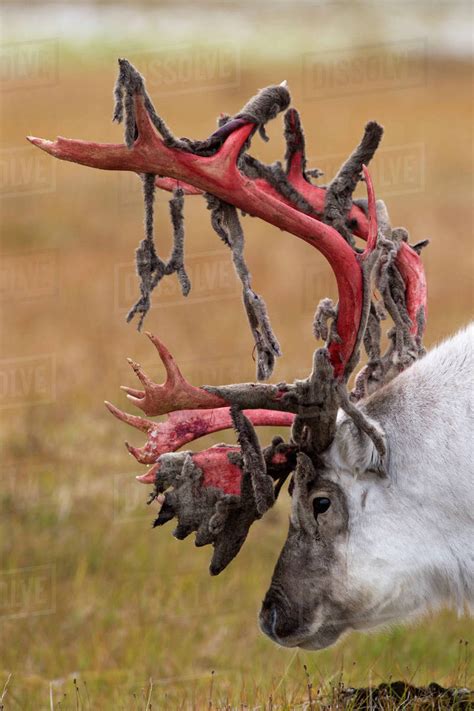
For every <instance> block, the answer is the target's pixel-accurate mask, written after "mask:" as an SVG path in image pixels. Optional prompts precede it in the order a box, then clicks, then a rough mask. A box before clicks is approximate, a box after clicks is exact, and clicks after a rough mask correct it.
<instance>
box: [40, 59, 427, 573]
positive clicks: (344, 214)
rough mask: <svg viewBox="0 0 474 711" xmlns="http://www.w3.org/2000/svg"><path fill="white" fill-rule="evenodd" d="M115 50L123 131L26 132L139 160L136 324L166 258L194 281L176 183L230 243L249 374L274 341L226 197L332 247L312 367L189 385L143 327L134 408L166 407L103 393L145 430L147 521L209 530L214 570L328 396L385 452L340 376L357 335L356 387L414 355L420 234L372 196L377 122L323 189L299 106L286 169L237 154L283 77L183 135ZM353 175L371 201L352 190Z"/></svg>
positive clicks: (307, 445) (310, 433) (420, 307)
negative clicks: (155, 370) (164, 251)
mask: <svg viewBox="0 0 474 711" xmlns="http://www.w3.org/2000/svg"><path fill="white" fill-rule="evenodd" d="M119 64H120V74H119V79H118V81H117V85H116V89H115V94H116V107H115V113H114V120H117V121H119V122H120V121H122V120H123V119H125V143H126V145H123V144H120V145H117V144H98V143H91V142H85V141H78V140H72V139H65V138H61V137H59V138H57V139H56V141H54V142H51V141H46V140H43V139H39V138H34V137H30V138H29V140H30V141H31V142H32V143H33V144H34V145H36V146H38V147H39V148H41V149H42V150H44V151H46V152H48V153H50V154H51V155H53V156H56V157H57V158H60V159H62V160H69V161H72V162H76V163H80V164H83V165H87V166H90V167H95V168H101V169H104V170H128V171H134V172H136V173H138V174H139V175H140V176H141V178H142V180H143V188H144V200H145V211H146V219H145V238H144V239H143V241H142V242H141V244H140V246H139V248H138V250H137V271H138V274H139V277H140V281H141V283H140V290H141V297H140V299H139V300H138V301H137V303H136V304H135V306H134V307H133V308H132V310H131V311H130V313H129V317H128V318H129V320H130V319H131V318H133V317H134V316H135V314H138V315H139V316H140V321H139V327H140V326H141V323H142V321H143V318H144V316H145V314H146V313H147V311H148V308H149V306H150V294H151V292H152V291H153V289H154V288H155V286H156V285H157V284H158V282H159V281H160V280H161V279H162V278H163V277H164V276H166V275H167V274H172V273H173V272H176V273H177V275H178V278H179V280H180V283H181V287H182V291H183V294H184V295H186V294H187V293H188V292H189V289H190V286H191V285H190V282H189V279H188V277H187V274H186V271H185V267H184V230H183V213H182V206H183V197H184V195H197V194H202V195H204V197H205V198H206V200H207V203H208V208H209V210H210V212H211V223H212V226H213V228H214V229H215V231H216V232H217V234H218V235H219V237H220V238H221V239H222V240H223V241H224V242H225V244H227V245H228V246H229V247H230V249H231V251H232V258H233V262H234V266H235V270H236V273H237V275H238V276H239V278H240V280H241V283H242V293H243V301H244V305H245V308H246V312H247V316H248V320H249V324H250V326H251V329H252V333H253V336H254V339H255V344H256V349H257V375H258V379H259V380H264V379H267V378H268V377H269V375H270V374H271V372H272V369H273V363H274V359H275V357H277V356H279V355H280V347H279V345H278V341H277V340H276V338H275V336H274V334H273V332H272V330H271V327H270V323H269V320H268V316H267V313H266V307H265V304H264V302H263V300H262V298H261V297H260V296H258V295H257V294H256V293H255V292H254V291H253V289H252V286H251V281H250V273H249V271H248V268H247V266H246V264H245V261H244V257H243V247H244V236H243V231H242V227H241V225H240V221H239V218H238V214H237V208H238V209H240V210H241V211H242V212H243V213H245V214H248V215H251V216H256V217H260V218H261V219H263V220H265V221H266V222H268V223H270V224H272V225H274V226H276V227H279V228H280V229H282V230H284V231H287V232H289V233H291V234H293V235H295V236H297V237H299V238H300V239H303V240H304V241H306V242H307V243H309V244H311V245H312V246H314V247H316V248H317V249H318V250H319V251H320V252H322V254H323V255H324V256H325V257H326V258H327V260H328V261H329V263H330V265H331V267H332V269H333V271H334V274H335V277H336V281H337V287H338V292H339V302H338V304H337V305H335V304H333V303H332V301H330V300H329V299H324V300H323V301H322V302H321V304H320V305H319V307H318V309H317V311H316V315H315V321H314V332H315V335H316V336H317V337H319V338H323V339H324V340H325V341H326V347H325V348H320V349H318V350H317V351H316V352H315V354H314V358H313V369H312V372H311V374H310V375H309V376H308V378H306V379H305V380H301V381H295V382H294V383H292V384H287V383H279V384H278V385H272V384H264V383H243V384H242V383H241V384H236V385H224V386H219V387H211V386H202V387H195V386H193V385H191V384H189V383H188V382H187V381H186V380H185V379H184V377H183V376H182V374H181V372H180V370H179V368H178V367H177V365H176V363H175V362H174V360H173V358H172V356H171V355H170V353H169V352H168V350H167V349H166V348H165V346H164V345H163V344H162V343H161V342H160V341H159V340H158V339H157V338H156V337H154V336H152V335H151V334H147V335H148V336H149V338H150V339H151V341H152V342H153V344H154V345H155V347H156V349H157V351H158V354H159V356H160V358H161V360H162V362H163V364H164V366H165V369H166V374H167V377H166V381H165V382H164V383H163V384H162V385H158V384H156V383H154V382H153V381H152V380H151V379H150V378H149V377H148V376H147V375H146V374H145V373H144V372H143V370H142V369H141V367H140V366H139V365H138V364H137V363H134V362H133V361H129V362H130V365H131V366H132V368H133V370H134V371H135V373H136V375H137V376H138V378H139V380H140V382H141V384H142V386H143V390H138V389H135V388H130V387H124V390H125V392H126V393H127V397H128V398H129V399H130V400H131V401H132V402H133V403H134V404H135V405H136V406H138V407H139V408H141V409H142V410H143V411H144V413H145V414H147V415H148V416H154V415H162V414H168V418H167V420H166V421H165V422H159V423H155V422H153V421H151V420H147V419H145V418H142V417H137V416H133V415H128V414H126V413H124V412H122V411H121V410H119V409H118V408H116V407H114V406H113V405H110V404H109V403H107V407H108V408H109V410H110V411H111V412H112V414H114V415H115V416H116V417H118V418H119V419H120V420H122V421H125V422H127V423H128V424H131V425H133V426H134V427H136V428H138V429H140V430H141V431H143V432H145V433H146V434H147V443H146V445H145V446H144V447H142V448H135V447H132V446H131V445H127V447H128V450H129V452H130V453H131V454H132V455H133V456H135V457H136V458H137V460H138V461H140V462H142V463H147V464H152V467H151V468H150V469H149V470H148V472H147V473H146V474H144V475H142V476H140V477H137V478H138V479H139V480H140V481H142V482H144V483H154V484H155V491H154V494H153V496H152V498H155V497H158V498H159V500H160V501H161V502H162V509H161V512H160V515H159V516H158V519H157V521H156V525H160V524H162V523H164V522H166V521H168V520H169V519H170V518H172V517H174V516H176V517H177V518H178V527H177V529H176V531H175V535H177V536H178V537H179V538H181V537H184V536H185V535H188V533H190V532H191V531H196V532H197V535H196V544H197V545H204V544H205V543H213V545H214V548H215V551H214V557H213V561H212V564H211V572H214V573H217V572H219V571H220V570H222V568H223V567H225V565H227V563H228V562H229V561H230V560H231V559H232V558H233V557H234V556H235V555H236V553H237V552H238V550H239V549H240V547H241V545H242V543H243V541H244V540H245V537H246V535H247V532H248V529H249V526H250V525H251V523H252V522H253V521H254V520H255V519H257V518H260V517H261V516H262V515H263V513H265V511H266V510H267V509H268V508H269V507H270V506H271V505H272V504H273V502H274V500H275V498H276V497H277V496H278V493H279V491H280V489H281V486H282V484H283V482H284V481H285V479H286V478H287V477H288V476H289V474H290V473H291V471H292V470H293V468H294V465H295V461H296V453H297V452H298V451H303V452H306V453H307V454H309V455H310V456H315V455H317V454H318V453H320V452H322V451H324V449H325V448H326V447H327V446H328V445H329V443H330V442H331V440H332V438H333V436H334V430H335V422H336V413H337V410H338V408H339V407H342V408H343V409H345V410H346V411H347V412H348V413H349V414H350V415H351V416H352V417H355V418H357V423H358V425H359V426H360V427H362V429H365V431H366V432H367V434H368V435H369V436H370V437H372V439H373V440H374V443H375V445H376V446H377V448H378V449H379V452H380V454H381V455H382V456H383V454H384V452H385V445H384V442H383V439H382V438H381V437H380V434H379V433H378V431H377V430H375V429H374V428H373V426H372V424H371V423H370V422H368V421H367V420H366V419H365V418H364V416H363V415H362V413H361V412H360V411H359V410H358V409H357V408H356V407H355V405H354V404H352V403H351V402H350V400H349V397H348V395H347V392H346V387H345V386H346V383H347V381H348V378H349V376H350V375H351V373H352V371H353V370H354V368H355V366H356V364H357V362H358V360H359V351H360V346H361V344H362V343H364V346H365V349H366V351H367V353H368V355H369V362H368V365H367V366H366V367H365V368H364V369H363V371H362V372H361V374H360V375H359V376H358V377H357V380H356V387H355V389H354V391H353V393H352V399H354V400H357V399H359V398H360V397H363V396H364V395H366V394H367V393H369V392H371V391H372V390H373V389H374V388H376V387H379V386H380V385H381V384H383V383H384V382H386V381H387V380H388V379H390V378H391V377H393V376H394V375H395V374H396V372H399V370H401V369H403V368H404V367H407V365H409V363H410V362H411V361H412V360H413V359H415V358H417V357H419V355H421V354H422V352H423V349H422V343H421V341H422V335H423V330H424V321H425V307H426V284H425V279H424V272H423V268H422V266H421V261H420V259H419V254H418V253H419V250H420V249H421V246H423V244H422V243H420V244H419V245H415V247H414V248H412V247H410V246H409V245H408V234H407V233H406V231H405V230H402V229H401V228H398V229H394V230H392V228H391V226H390V221H389V217H388V213H387V211H386V208H385V205H384V204H383V202H382V201H380V200H379V201H376V200H375V195H374V191H373V186H372V182H371V179H370V174H369V172H368V170H367V168H366V165H367V164H368V163H369V161H370V160H371V158H372V157H373V154H374V152H375V150H376V149H377V147H378V144H379V142H380V139H381V136H382V128H381V127H380V126H379V125H378V124H377V123H375V122H373V121H372V122H369V123H368V124H367V126H366V128H365V132H364V135H363V137H362V140H361V142H360V144H359V146H357V148H356V149H355V150H354V152H353V153H352V154H351V156H350V157H349V159H348V160H347V161H346V162H345V163H344V164H343V165H342V166H341V168H340V170H339V172H338V173H337V175H336V176H335V177H334V179H333V180H332V181H331V182H330V183H329V185H327V186H325V187H319V186H317V185H314V184H313V183H312V182H311V178H314V177H318V176H319V175H321V173H320V171H318V170H317V169H313V170H307V168H306V157H305V141H304V134H303V130H302V127H301V122H300V118H299V115H298V113H297V111H296V110H295V109H288V110H287V111H286V113H285V139H286V144H287V150H286V166H285V169H284V168H283V167H282V165H281V164H280V163H274V164H272V165H265V164H263V163H261V162H260V161H258V160H256V159H255V158H253V157H252V156H250V155H249V154H248V152H247V150H248V148H249V145H250V141H251V139H252V137H253V135H254V134H255V132H256V131H257V130H258V131H259V132H260V134H261V135H262V137H264V138H266V137H265V132H264V125H265V123H266V122H267V121H268V120H270V119H272V118H274V117H275V116H276V115H277V114H278V113H279V112H280V111H282V110H286V109H287V108H288V106H289V103H290V95H289V92H288V89H287V87H286V84H285V83H284V84H282V85H279V86H271V87H267V88H266V89H263V90H261V91H260V92H259V94H257V96H256V97H254V98H253V99H251V100H250V101H249V102H248V103H247V104H246V105H245V106H244V107H243V108H242V109H241V111H239V112H238V113H237V114H235V115H234V116H233V117H229V116H221V119H220V121H219V128H218V129H217V131H215V132H214V133H213V134H211V136H209V138H207V139H205V140H204V141H193V140H190V139H187V138H181V139H178V138H175V137H174V136H173V134H172V133H171V132H170V130H169V128H168V127H167V126H166V124H165V123H164V121H163V120H162V119H161V118H160V117H159V116H158V115H157V113H156V111H155V109H154V107H153V104H152V103H151V100H150V98H149V97H148V95H147V93H146V90H145V86H144V83H143V80H142V78H141V76H140V75H139V74H138V72H136V70H135V69H134V68H133V67H132V66H131V65H130V64H129V63H128V62H127V61H126V60H119ZM124 95H125V96H124ZM124 110H125V111H124ZM124 114H125V115H124ZM362 175H363V176H364V180H365V182H366V186H367V200H358V201H353V199H352V195H353V192H354V189H355V187H356V185H357V183H358V181H359V180H360V179H361V177H362ZM156 187H158V188H161V189H164V190H169V191H172V192H173V198H172V200H171V201H170V211H171V218H172V222H173V230H174V248H173V252H172V254H171V256H170V258H169V259H168V260H167V261H165V260H163V259H161V258H160V257H159V256H158V255H157V252H156V248H155V244H154V234H153V229H154V227H153V222H154V215H153V211H154V191H155V188H156ZM354 236H356V237H360V238H362V239H364V240H366V242H367V244H366V247H365V249H363V250H360V249H358V248H357V246H356V244H355V239H354ZM372 276H374V278H375V286H376V287H377V289H378V291H379V293H380V296H381V302H379V303H378V304H377V305H374V304H373V303H372V300H371V278H372ZM382 303H383V305H384V307H385V309H386V311H387V312H388V313H389V314H390V316H391V318H392V319H393V321H394V328H393V329H392V331H391V332H390V333H389V336H390V345H389V348H388V349H387V351H386V352H385V353H384V354H383V355H382V354H381V350H380V336H381V330H380V320H381V319H382V318H385V313H384V311H383V309H382V306H381V304H382ZM254 425H255V426H258V425H270V426H291V427H292V434H291V439H290V443H289V444H285V443H284V442H283V440H281V438H276V439H274V440H273V442H272V445H271V446H270V447H267V448H266V449H264V450H263V451H262V449H261V448H260V445H259V443H258V439H257V436H256V433H255V430H254ZM231 426H232V427H234V429H235V430H236V432H237V435H238V440H239V447H235V446H234V447H229V446H225V445H218V446H217V447H211V448H210V449H208V450H205V451H204V452H198V453H191V452H182V451H181V452H177V451H176V450H177V449H178V448H179V447H181V446H183V445H186V444H187V443H189V442H191V441H193V440H194V439H197V438H198V437H201V436H203V435H205V434H209V433H211V432H216V431H220V430H222V429H226V428H229V427H231ZM165 491H166V495H165V496H164V497H163V492H165Z"/></svg>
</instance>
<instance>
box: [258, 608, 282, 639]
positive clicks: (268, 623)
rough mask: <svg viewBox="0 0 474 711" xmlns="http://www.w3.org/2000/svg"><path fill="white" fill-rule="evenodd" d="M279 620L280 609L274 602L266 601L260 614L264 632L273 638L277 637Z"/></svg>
mask: <svg viewBox="0 0 474 711" xmlns="http://www.w3.org/2000/svg"><path fill="white" fill-rule="evenodd" d="M277 621H278V611H277V607H276V605H275V604H274V603H271V602H270V603H268V602H266V601H264V602H263V605H262V609H261V610H260V615H259V622H260V627H261V629H262V632H264V633H265V634H266V635H267V636H268V637H271V638H272V639H275V637H276V626H277Z"/></svg>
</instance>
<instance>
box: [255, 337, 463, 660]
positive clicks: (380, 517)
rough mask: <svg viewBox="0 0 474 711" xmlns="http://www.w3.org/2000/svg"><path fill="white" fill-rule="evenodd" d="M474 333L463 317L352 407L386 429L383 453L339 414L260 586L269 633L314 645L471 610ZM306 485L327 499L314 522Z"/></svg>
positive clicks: (296, 498)
mask: <svg viewBox="0 0 474 711" xmlns="http://www.w3.org/2000/svg"><path fill="white" fill-rule="evenodd" d="M473 341H474V326H473V325H471V326H470V328H468V329H466V330H465V331H462V332H460V333H459V334H457V335H456V336H454V337H453V338H452V339H449V340H448V341H446V342H445V343H443V344H442V345H441V346H439V347H438V348H435V349H433V350H432V351H431V352H430V353H429V354H428V355H427V356H425V357H424V358H423V359H421V360H420V361H417V362H416V363H414V364H413V365H412V366H411V367H410V368H409V369H408V370H406V371H404V372H403V373H401V374H400V375H399V376H397V377H396V378H395V379H394V380H392V381H391V382H390V383H388V384H387V385H386V386H385V387H383V388H381V389H380V390H379V391H377V392H376V393H374V394H373V395H372V396H370V397H369V398H367V399H366V400H365V401H364V402H362V403H361V404H360V407H361V408H362V409H363V410H364V412H365V414H366V415H367V416H368V417H369V418H370V419H371V420H372V421H373V422H375V423H376V424H377V426H378V427H379V428H380V429H382V430H383V431H384V433H385V437H386V444H387V455H386V457H385V458H384V461H381V460H380V458H379V456H378V454H377V451H376V449H375V447H374V445H373V443H372V441H371V440H370V439H369V438H368V437H367V435H365V434H364V433H362V432H361V431H360V430H358V429H357V427H356V426H355V424H354V422H353V421H352V420H350V419H349V418H348V417H347V416H346V415H345V414H343V413H340V415H339V419H338V424H337V430H336V436H335V439H334V441H333V443H332V445H331V446H330V447H329V449H328V450H327V452H326V453H325V454H324V456H323V460H324V461H323V464H324V466H323V467H322V469H321V471H319V470H318V471H316V470H314V469H313V470H312V471H313V474H311V471H309V473H308V476H309V477H310V478H309V480H308V481H309V483H310V484H311V476H314V486H313V487H312V486H311V485H310V486H306V488H305V486H304V485H303V484H304V481H303V480H302V483H301V485H299V484H298V471H297V474H296V475H295V482H296V483H295V492H294V496H293V499H294V500H293V511H292V522H293V530H292V529H291V528H290V533H289V536H288V539H287V542H286V544H285V547H284V549H283V551H282V554H281V556H280V559H279V561H278V563H277V566H276V568H275V573H274V576H273V580H272V585H271V587H270V590H269V592H268V593H267V598H268V601H267V609H268V605H270V604H271V603H272V601H273V598H272V590H273V591H275V600H276V601H277V603H275V604H278V600H280V601H282V600H283V603H281V604H280V608H279V609H278V610H277V613H278V615H280V617H279V618H277V619H279V620H280V622H281V621H284V622H285V623H286V624H285V625H284V627H282V629H283V630H284V633H285V634H284V635H281V636H282V637H284V639H281V638H278V639H277V640H276V641H278V642H280V643H281V644H290V645H294V644H296V645H298V646H302V647H304V648H306V649H321V648H323V647H325V646H328V645H330V644H333V643H334V642H335V641H336V639H337V638H338V637H339V636H340V635H341V634H343V633H344V632H345V631H347V630H348V629H368V628H371V627H375V626H377V625H382V624H387V623H389V622H392V621H396V620H402V619H411V618H413V617H414V616H417V615H420V614H423V613H424V612H427V611H428V610H431V609H435V608H438V607H441V606H443V605H449V606H453V607H455V608H457V609H458V610H462V609H464V608H466V607H467V608H469V607H471V608H472V607H474V546H473V541H474V467H473V463H474V451H473V440H474V438H473V421H472V412H473V406H472V405H473V382H472V378H473V357H472V351H473ZM309 466H310V469H311V467H312V465H311V462H310V465H309ZM301 476H302V475H301V474H300V477H301ZM314 489H316V491H322V492H323V494H322V495H329V496H332V498H333V503H332V505H331V507H330V509H329V510H328V512H327V518H324V520H321V522H320V524H317V523H315V519H314V517H313V514H312V503H311V497H312V496H314V495H315V490H314ZM325 489H327V490H328V492H329V494H327V493H324V492H325ZM331 491H332V493H331ZM319 495H321V493H319ZM341 511H344V515H343V516H342V518H341ZM338 512H339V513H338ZM338 516H339V518H338ZM338 521H339V523H340V522H341V521H342V522H343V525H342V526H341V525H339V526H338ZM312 529H314V530H312ZM267 633H268V631H267ZM274 638H275V637H274Z"/></svg>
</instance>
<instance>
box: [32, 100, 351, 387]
mask: <svg viewBox="0 0 474 711" xmlns="http://www.w3.org/2000/svg"><path fill="white" fill-rule="evenodd" d="M134 101H135V115H136V124H137V131H138V136H137V138H136V140H135V142H134V143H133V146H132V147H131V148H130V149H129V148H127V146H125V145H123V144H121V145H116V144H100V143H91V142H86V141H79V140H73V139H66V138H61V137H58V138H57V140H56V141H54V142H51V141H46V140H43V139H40V138H34V137H29V139H28V140H30V141H31V143H33V144H34V145H36V146H38V147H39V148H41V149H42V150H44V151H46V152H47V153H50V154H51V155H53V156H55V157H56V158H60V159H61V160H68V161H72V162H74V163H80V164H82V165H87V166H90V167H93V168H101V169H103V170H128V171H133V172H136V173H148V174H150V173H151V174H158V175H160V176H165V177H169V178H174V179H176V180H179V181H180V182H181V181H184V182H185V183H188V184H190V185H192V186H193V187H195V188H199V189H200V190H202V191H204V192H207V193H211V194H212V195H215V196H216V197H218V198H219V199H220V200H223V201H225V202H226V203H230V204H232V205H234V206H235V207H237V208H239V209H241V210H242V211H243V212H245V213H247V214H249V215H253V216H256V217H260V218H261V219H263V220H265V221H266V222H269V223H270V224H272V225H274V226H276V227H279V228H280V229H282V230H286V231H287V232H290V233H291V234H294V235H296V236H297V237H299V238H301V239H303V240H305V241H306V242H308V243H309V244H311V245H312V246H314V247H316V248H317V249H318V250H319V251H320V252H322V254H323V255H324V256H325V257H326V258H327V259H328V261H329V263H330V264H331V267H332V268H333V270H334V273H335V276H336V280H337V286H338V292H339V310H338V316H337V332H338V334H339V336H340V341H338V342H334V343H332V344H331V360H332V362H333V364H334V369H335V372H336V374H337V375H338V376H341V377H342V375H343V374H344V368H345V365H346V363H347V362H348V361H349V359H350V357H351V355H352V353H353V350H354V346H355V343H356V340H357V335H358V331H359V326H360V321H361V315H362V302H363V283H362V274H361V270H360V268H359V266H358V263H357V258H356V254H355V253H354V250H353V249H352V248H351V247H350V245H349V244H347V243H346V242H345V240H344V239H343V237H342V236H341V235H340V234H339V233H338V232H337V231H336V230H335V229H334V228H332V227H330V226H329V225H326V224H324V223H322V222H319V221H318V220H317V219H315V217H314V216H310V215H308V214H304V213H302V212H301V211H299V210H298V208H297V207H295V206H294V205H293V204H291V202H290V201H289V200H288V199H285V198H283V197H282V196H281V195H280V194H278V193H277V191H276V190H275V189H274V188H273V187H272V185H270V184H269V183H268V181H266V180H265V179H263V178H261V179H258V180H251V179H249V178H248V177H247V176H246V175H244V174H243V173H242V172H241V171H240V170H239V168H238V165H237V161H238V158H239V155H240V154H241V152H242V150H243V148H244V146H245V144H246V142H247V141H248V139H249V137H250V136H251V134H252V133H253V132H254V130H255V123H250V122H247V123H244V124H243V125H238V127H237V128H236V129H235V130H234V131H233V132H232V133H229V135H228V137H227V138H226V140H225V141H224V143H223V144H222V146H221V148H220V149H219V150H218V151H217V152H216V153H215V154H214V155H212V156H198V155H195V154H194V153H189V152H185V151H183V150H180V149H178V148H170V147H168V146H167V145H166V144H165V142H164V140H163V139H162V138H161V137H160V135H159V133H158V131H157V129H156V128H155V126H154V124H153V122H152V120H151V118H150V115H149V113H148V111H147V109H146V108H145V98H144V96H143V94H141V93H136V94H135V97H134Z"/></svg>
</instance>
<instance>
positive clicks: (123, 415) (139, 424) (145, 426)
mask: <svg viewBox="0 0 474 711" xmlns="http://www.w3.org/2000/svg"><path fill="white" fill-rule="evenodd" d="M104 404H105V406H106V408H107V409H108V410H109V412H111V413H112V415H113V416H114V417H116V418H117V419H118V420H121V421H122V422H126V423H127V425H131V426H132V427H135V429H137V430H140V431H141V432H150V430H152V429H153V427H154V426H155V423H154V422H153V421H152V420H146V419H145V418H144V417H139V416H138V415H129V414H128V413H127V412H122V410H119V408H118V407H115V405H112V403H111V402H108V401H107V400H106V401H105V402H104Z"/></svg>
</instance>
